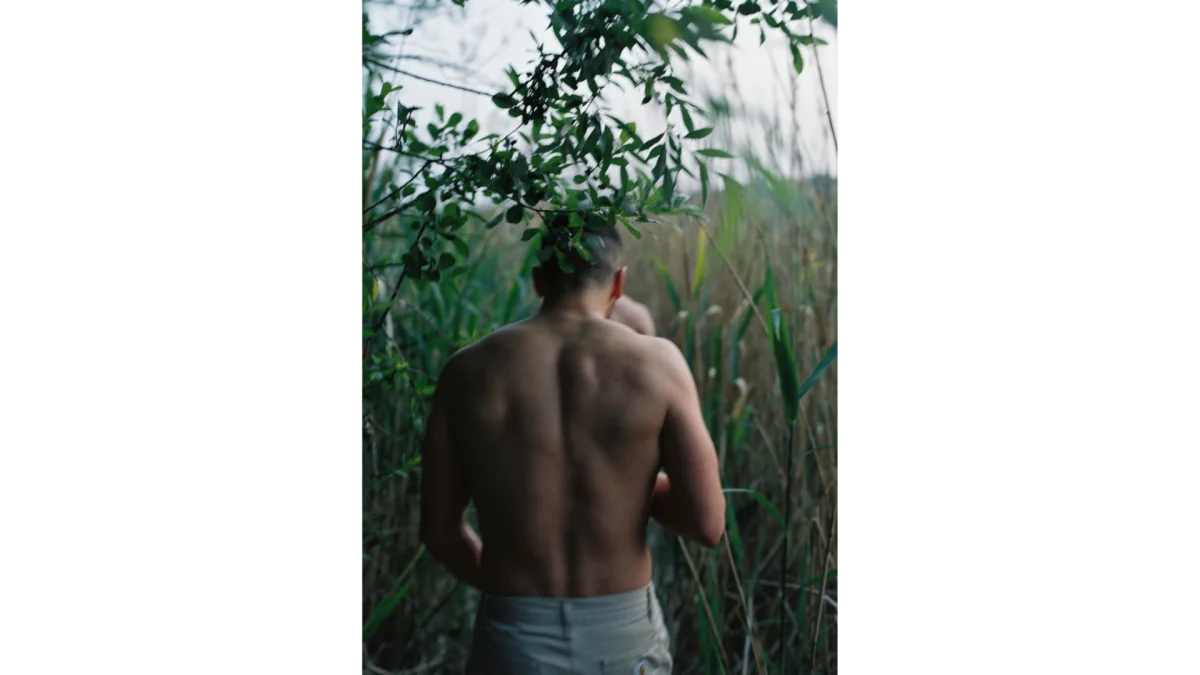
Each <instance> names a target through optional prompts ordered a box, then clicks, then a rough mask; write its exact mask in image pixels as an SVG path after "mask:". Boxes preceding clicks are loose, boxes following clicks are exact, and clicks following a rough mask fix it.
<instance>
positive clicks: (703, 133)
mask: <svg viewBox="0 0 1200 675" xmlns="http://www.w3.org/2000/svg"><path fill="white" fill-rule="evenodd" d="M712 132H713V130H712V127H705V128H703V129H697V130H695V131H693V132H692V133H690V134H688V135H686V136H684V138H704V137H705V136H707V135H709V134H711V133H712Z"/></svg>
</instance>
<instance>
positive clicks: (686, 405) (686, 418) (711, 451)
mask: <svg viewBox="0 0 1200 675" xmlns="http://www.w3.org/2000/svg"><path fill="white" fill-rule="evenodd" d="M658 341H659V343H660V344H659V348H660V349H661V350H662V352H663V354H662V359H663V366H664V368H665V369H666V371H667V372H666V374H665V375H666V377H665V378H664V380H665V381H666V382H667V383H668V386H669V387H670V395H669V399H668V404H667V413H666V417H665V419H664V420H663V427H662V432H661V434H660V436H659V446H660V448H661V451H662V463H663V469H664V470H665V471H666V473H667V476H668V477H669V478H670V479H671V493H672V495H673V496H674V495H675V494H676V492H678V493H679V496H678V498H680V499H682V500H683V503H684V504H685V505H686V506H687V510H688V511H689V512H690V513H693V514H695V520H696V525H697V527H698V528H699V529H700V530H701V531H703V532H706V533H709V534H713V533H715V537H714V538H719V537H720V533H721V532H722V531H724V527H725V495H724V493H722V492H721V476H720V468H719V466H718V465H717V452H716V448H714V447H713V442H712V438H711V437H710V436H709V434H708V428H707V427H706V426H705V424H704V416H703V414H702V413H701V411H700V397H699V395H698V394H697V392H696V383H695V381H694V380H693V379H692V373H691V370H690V369H689V368H688V365H687V361H686V360H684V358H683V354H681V353H680V352H679V348H678V347H676V346H675V345H674V343H672V342H670V341H668V340H664V339H661V338H660V339H658Z"/></svg>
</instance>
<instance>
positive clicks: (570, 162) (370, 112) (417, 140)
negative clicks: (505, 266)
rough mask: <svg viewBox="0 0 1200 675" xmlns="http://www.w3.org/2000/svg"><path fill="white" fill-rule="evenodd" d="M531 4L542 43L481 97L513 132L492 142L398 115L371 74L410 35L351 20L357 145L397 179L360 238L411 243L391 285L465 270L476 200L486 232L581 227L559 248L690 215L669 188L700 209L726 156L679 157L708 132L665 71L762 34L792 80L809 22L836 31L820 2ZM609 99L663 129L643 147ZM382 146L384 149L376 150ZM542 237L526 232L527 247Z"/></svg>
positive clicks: (457, 119) (389, 91)
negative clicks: (543, 26)
mask: <svg viewBox="0 0 1200 675" xmlns="http://www.w3.org/2000/svg"><path fill="white" fill-rule="evenodd" d="M531 2H532V0H526V1H525V2H523V3H522V4H531ZM456 4H462V3H457V2H456ZM544 4H545V5H546V7H547V10H548V11H547V18H548V28H549V30H550V33H551V34H552V36H553V40H552V41H548V42H549V44H537V45H536V53H537V57H536V58H535V59H534V60H533V62H532V63H531V65H530V67H529V68H528V69H527V70H526V71H525V72H518V71H517V70H516V69H514V68H511V67H510V68H509V69H508V70H507V75H508V80H509V84H510V85H511V86H509V87H506V88H505V90H504V91H500V92H496V93H495V94H494V95H492V96H491V101H492V103H493V104H494V105H495V106H496V107H497V108H499V109H502V110H504V111H506V112H507V114H508V115H509V116H510V117H511V118H512V119H513V124H514V127H513V129H512V130H511V131H510V132H508V133H507V134H505V135H503V136H501V135H499V134H486V135H480V125H479V122H478V121H476V120H467V119H465V117H464V116H463V115H462V114H461V113H458V112H450V113H447V111H446V110H445V109H444V108H443V107H442V106H441V105H437V106H435V108H434V110H433V111H432V112H433V113H434V114H433V115H432V117H435V118H436V119H435V120H434V121H431V122H428V123H427V124H425V125H424V126H423V127H421V126H420V125H419V124H418V123H417V121H416V116H415V113H416V112H417V111H418V109H419V108H417V107H414V106H410V105H407V104H406V103H405V99H404V90H403V87H394V86H392V85H391V84H390V83H389V81H387V79H386V78H385V77H384V76H383V74H382V73H383V72H391V71H397V70H398V69H397V68H394V67H392V66H389V65H388V64H387V61H388V59H389V58H390V57H389V55H388V54H386V53H384V52H383V48H384V47H385V46H387V45H389V44H391V41H392V40H394V39H396V38H398V37H402V36H405V35H408V34H410V33H412V32H413V29H412V28H406V29H404V30H401V31H392V32H389V33H384V34H373V33H372V32H371V31H370V28H369V26H368V25H367V18H366V15H365V14H364V16H363V67H364V68H365V69H366V71H367V78H368V85H367V91H366V95H365V102H364V109H363V136H364V138H363V144H364V148H366V149H368V150H371V151H373V152H374V151H379V150H383V151H386V152H389V153H392V154H393V155H394V156H395V157H396V158H397V162H396V167H397V170H396V171H395V172H392V173H391V174H389V185H388V186H387V187H386V188H385V190H384V192H385V194H384V196H383V197H382V198H381V199H378V200H377V201H375V202H374V203H372V204H371V205H370V206H368V207H367V209H366V212H365V213H364V215H363V223H364V224H363V229H364V231H369V230H371V229H373V228H374V227H376V226H377V225H379V224H380V223H383V222H385V221H387V220H388V219H390V218H393V217H395V216H401V217H402V222H403V223H404V224H406V225H407V226H408V227H410V228H411V229H412V230H414V231H416V232H418V236H417V237H416V238H415V239H414V241H413V242H412V244H411V246H410V248H409V250H408V251H407V253H405V254H404V255H403V257H402V259H401V262H402V263H403V268H404V269H403V273H402V278H403V277H404V276H407V277H409V278H424V279H429V280H434V281H436V280H438V279H439V278H441V275H442V274H443V273H461V272H460V270H465V268H464V267H462V266H461V265H460V263H461V262H462V261H463V259H465V257H466V256H467V255H468V254H469V251H470V249H469V242H467V241H465V240H464V237H463V231H462V227H463V226H464V225H465V224H466V222H467V221H468V219H470V218H471V217H478V216H477V215H475V214H476V213H477V212H478V210H477V206H478V205H479V204H480V203H481V201H483V200H487V201H490V202H491V203H492V204H494V205H496V206H498V207H499V214H498V215H497V216H496V217H493V218H492V219H491V220H489V221H488V222H487V226H488V227H495V226H496V225H498V224H500V222H501V221H506V222H508V223H511V224H519V223H523V222H527V221H530V220H531V218H532V217H533V215H534V214H540V215H545V214H549V213H552V212H567V213H572V214H581V215H584V216H586V219H585V218H580V217H576V218H571V219H569V222H570V223H571V224H572V225H573V227H572V228H571V230H572V231H573V232H574V235H573V236H569V237H565V238H564V237H558V236H556V237H555V241H559V242H561V244H560V245H561V246H577V245H578V236H577V235H578V231H579V230H580V229H581V225H582V224H583V223H584V222H585V220H587V219H597V220H599V221H600V222H606V223H609V224H614V225H615V224H616V223H617V222H620V223H623V224H624V225H625V227H627V228H628V229H629V231H630V232H631V233H632V234H633V235H634V236H635V237H640V236H641V235H640V232H639V231H638V230H637V227H636V224H637V223H640V222H648V221H649V220H650V216H651V215H653V214H678V213H695V212H696V211H697V209H696V207H695V206H693V205H689V204H688V203H687V198H686V196H685V195H682V194H680V193H679V192H678V190H677V188H676V186H677V185H678V184H679V180H680V178H681V176H682V175H686V176H689V177H690V178H692V179H694V180H696V181H698V182H699V183H700V184H701V194H702V200H703V199H707V194H708V180H709V171H708V167H707V165H706V164H705V160H706V159H708V158H724V157H729V154H728V153H726V152H724V151H722V150H719V149H712V148H708V149H701V150H699V151H698V152H692V151H689V149H688V146H689V143H688V142H689V141H694V140H699V139H703V138H705V137H707V136H708V135H709V134H711V133H712V131H713V129H712V127H711V126H709V125H707V124H706V120H705V113H704V111H703V110H702V109H701V108H700V107H699V106H697V105H696V104H695V103H693V102H692V101H691V100H690V98H689V93H688V87H687V84H686V83H685V82H684V81H683V80H682V79H680V78H679V77H678V76H677V75H676V72H675V67H674V66H675V64H676V63H678V62H679V61H688V60H690V59H693V58H696V57H700V58H707V53H706V52H705V48H706V46H707V45H709V44H712V43H718V44H719V43H730V42H732V40H733V39H734V38H735V37H736V36H737V33H738V31H739V30H747V29H756V30H757V31H758V32H759V35H760V40H762V41H765V40H766V36H767V31H768V30H771V31H776V32H777V33H778V34H780V35H782V36H783V37H784V38H786V40H787V41H788V44H789V45H790V47H791V50H792V54H793V61H794V64H795V67H796V69H797V71H799V70H800V69H802V68H803V60H802V58H801V52H800V46H801V45H813V44H823V43H822V42H821V41H820V40H819V39H818V38H816V37H814V36H813V35H812V34H811V27H812V21H813V20H814V19H817V18H824V19H825V20H827V21H830V22H831V23H836V3H835V2H828V1H823V2H816V3H810V4H807V5H802V4H797V3H796V2H794V1H790V2H786V3H783V2H764V3H758V2H754V1H753V0H745V1H744V2H734V1H732V0H714V1H713V2H711V3H705V4H695V5H690V6H683V7H679V6H677V5H672V6H671V7H670V8H668V7H664V6H662V5H659V4H658V3H656V2H653V1H652V0H601V1H596V0H590V1H581V0H562V1H560V2H545V3H544ZM400 72H403V71H400ZM422 79H425V78H422ZM427 81H429V80H427ZM448 86H453V87H454V88H456V89H460V90H464V91H468V92H472V93H480V92H478V91H477V90H473V89H470V88H467V87H463V86H460V85H448ZM614 90H618V91H630V90H634V91H638V92H640V93H641V94H642V103H643V104H645V105H655V106H661V107H662V108H663V110H664V112H665V116H666V119H667V127H666V129H665V130H664V131H663V132H662V133H659V134H657V135H655V136H653V137H650V138H644V137H643V136H642V135H641V134H639V133H638V129H637V125H636V124H635V123H633V122H629V121H626V120H622V119H620V118H618V117H616V116H614V115H612V114H610V113H608V112H607V111H606V110H605V107H604V104H603V96H604V94H605V93H607V92H612V91H614ZM384 131H386V133H382V132H384ZM372 137H374V140H372ZM383 139H386V140H387V143H386V145H379V142H380V141H381V140H383ZM542 220H543V221H546V222H548V219H542ZM544 231H545V226H544V225H540V226H539V227H538V229H536V230H534V231H533V233H532V234H528V235H527V238H533V237H534V236H536V235H537V234H538V233H540V232H544ZM539 239H540V237H539ZM539 255H540V256H541V258H542V261H543V262H544V261H545V260H546V259H548V258H549V256H550V255H553V252H552V250H550V249H544V250H542V252H541V253H540V254H539ZM451 268H455V269H453V270H452V271H448V270H450V269H451Z"/></svg>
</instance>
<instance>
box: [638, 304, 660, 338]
mask: <svg viewBox="0 0 1200 675" xmlns="http://www.w3.org/2000/svg"><path fill="white" fill-rule="evenodd" d="M634 317H635V319H634V323H635V324H636V325H635V326H634V327H633V329H634V330H636V331H637V332H639V333H641V334H642V335H649V336H651V337H653V336H654V334H655V330H654V317H653V316H651V315H650V309H649V308H647V307H646V306H645V305H642V304H640V303H639V304H638V305H637V307H636V309H635V312H634Z"/></svg>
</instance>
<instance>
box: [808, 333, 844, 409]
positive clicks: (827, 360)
mask: <svg viewBox="0 0 1200 675" xmlns="http://www.w3.org/2000/svg"><path fill="white" fill-rule="evenodd" d="M836 358H837V340H834V341H833V346H832V347H830V348H829V349H828V350H826V351H825V355H824V356H822V357H821V361H820V362H819V363H818V364H817V367H816V368H814V369H813V372H812V374H811V375H809V376H808V378H807V379H805V380H804V384H802V385H800V393H799V397H800V398H803V397H804V395H805V394H807V393H808V390H809V389H812V388H813V385H814V384H816V383H817V380H818V379H819V378H820V377H821V373H824V372H825V370H826V369H827V368H829V365H830V364H832V363H833V360H834V359H836Z"/></svg>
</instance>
